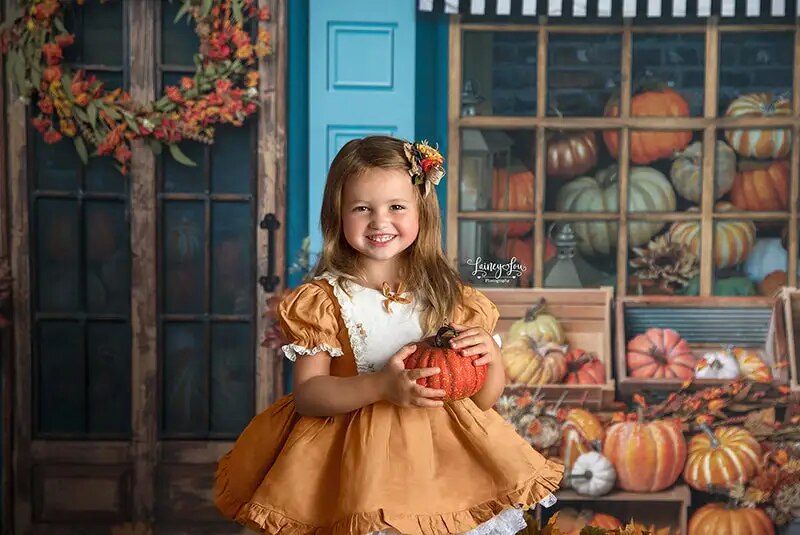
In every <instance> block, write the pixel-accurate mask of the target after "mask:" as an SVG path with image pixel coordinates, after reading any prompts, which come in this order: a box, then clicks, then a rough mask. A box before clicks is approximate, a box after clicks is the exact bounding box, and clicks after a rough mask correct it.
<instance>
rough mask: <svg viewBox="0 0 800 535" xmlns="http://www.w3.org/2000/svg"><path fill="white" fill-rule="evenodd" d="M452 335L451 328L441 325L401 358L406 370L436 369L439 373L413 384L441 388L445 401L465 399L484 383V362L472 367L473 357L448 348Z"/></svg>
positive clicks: (485, 366)
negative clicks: (405, 357) (403, 358)
mask: <svg viewBox="0 0 800 535" xmlns="http://www.w3.org/2000/svg"><path fill="white" fill-rule="evenodd" d="M455 335H456V331H455V330H454V329H453V328H452V327H447V326H445V327H442V328H441V329H439V331H438V332H437V333H436V336H433V337H431V338H429V339H427V340H423V341H421V342H417V349H416V351H414V353H413V354H412V355H411V356H410V357H408V358H407V359H406V360H405V367H406V369H407V370H410V369H414V368H439V369H441V373H438V374H436V375H432V376H430V377H423V378H421V379H417V384H419V385H421V386H424V387H427V388H434V389H437V390H438V389H441V390H444V392H445V395H444V400H445V401H455V400H459V399H464V398H468V397H470V396H473V395H475V394H477V393H478V391H479V390H480V389H481V388H482V387H483V384H484V383H485V382H486V370H487V367H488V365H483V366H475V364H473V363H472V362H473V359H472V358H469V357H464V356H463V355H461V353H460V352H459V351H457V350H455V349H452V348H450V344H449V343H448V342H449V340H450V338H452V337H453V336H455Z"/></svg>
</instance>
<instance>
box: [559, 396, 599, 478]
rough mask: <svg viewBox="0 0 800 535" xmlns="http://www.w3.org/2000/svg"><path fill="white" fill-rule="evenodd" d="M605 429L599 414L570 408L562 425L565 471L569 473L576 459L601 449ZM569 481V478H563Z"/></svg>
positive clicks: (560, 452)
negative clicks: (598, 416) (593, 450)
mask: <svg viewBox="0 0 800 535" xmlns="http://www.w3.org/2000/svg"><path fill="white" fill-rule="evenodd" d="M604 434H605V429H603V424H601V423H600V420H598V418H597V416H595V415H594V414H592V413H591V412H589V411H587V410H584V409H570V411H569V412H568V413H567V418H566V420H564V423H563V424H562V426H561V444H560V446H559V457H561V462H563V463H564V473H565V474H567V475H569V473H570V469H571V468H572V465H573V464H575V460H576V459H577V458H578V457H579V456H580V455H581V454H584V453H587V452H590V451H592V449H598V450H599V449H601V448H602V446H603V435H604ZM562 481H563V482H564V483H565V484H567V483H569V478H568V477H566V476H565V477H564V479H563V480H562Z"/></svg>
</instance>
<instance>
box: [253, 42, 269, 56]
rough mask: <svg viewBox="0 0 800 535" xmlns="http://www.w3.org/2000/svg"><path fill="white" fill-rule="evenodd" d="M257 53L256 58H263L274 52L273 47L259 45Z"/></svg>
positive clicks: (256, 48)
mask: <svg viewBox="0 0 800 535" xmlns="http://www.w3.org/2000/svg"><path fill="white" fill-rule="evenodd" d="M255 51H256V57H258V58H263V57H264V56H266V55H267V54H269V53H270V52H272V47H270V46H269V45H266V44H264V43H257V44H256V47H255Z"/></svg>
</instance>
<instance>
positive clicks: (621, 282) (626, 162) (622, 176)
mask: <svg viewBox="0 0 800 535" xmlns="http://www.w3.org/2000/svg"><path fill="white" fill-rule="evenodd" d="M620 62H621V63H620V84H619V86H620V95H619V98H620V109H619V116H620V119H622V121H623V123H624V124H626V123H627V122H628V121H629V119H630V116H631V93H632V91H633V88H632V87H631V86H632V84H633V81H632V80H631V71H632V69H633V34H632V32H631V25H630V21H626V24H625V28H624V30H623V33H622V58H621V59H620ZM619 135H620V140H619V157H618V158H617V163H618V164H619V228H618V234H617V292H618V295H626V294H627V290H628V189H629V188H628V182H629V177H630V128H629V127H628V126H623V127H622V131H621V132H620V134H619Z"/></svg>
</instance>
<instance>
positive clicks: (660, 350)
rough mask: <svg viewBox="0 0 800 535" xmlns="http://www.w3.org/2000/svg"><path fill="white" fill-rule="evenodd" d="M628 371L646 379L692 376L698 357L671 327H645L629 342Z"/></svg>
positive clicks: (689, 377) (629, 373) (685, 377)
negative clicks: (642, 331)
mask: <svg viewBox="0 0 800 535" xmlns="http://www.w3.org/2000/svg"><path fill="white" fill-rule="evenodd" d="M626 360H627V364H628V375H630V376H631V377H638V378H645V379H683V380H686V379H691V378H692V377H693V376H694V368H695V365H696V364H697V359H696V357H695V356H694V354H693V353H692V352H691V350H690V349H689V344H688V342H686V340H684V339H683V338H681V335H680V334H678V333H677V332H676V331H673V330H672V329H656V328H652V329H647V331H645V332H644V334H640V335H638V336H635V337H634V338H632V339H631V340H630V342H628V354H627V356H626Z"/></svg>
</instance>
